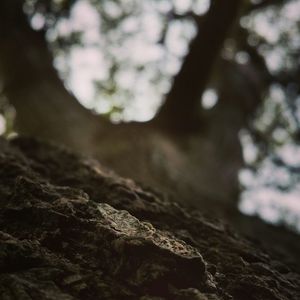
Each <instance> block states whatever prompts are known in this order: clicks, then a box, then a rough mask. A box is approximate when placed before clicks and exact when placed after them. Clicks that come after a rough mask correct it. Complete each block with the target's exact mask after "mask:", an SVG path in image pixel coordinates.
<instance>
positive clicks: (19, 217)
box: [0, 138, 300, 300]
mask: <svg viewBox="0 0 300 300" xmlns="http://www.w3.org/2000/svg"><path fill="white" fill-rule="evenodd" d="M0 146H1V147H0V179H1V180H0V199H1V203H0V216H1V217H0V228H1V233H0V244H1V247H0V298H1V299H85V300H88V299H144V300H145V299H153V300H154V299H203V300H204V299H207V300H208V299H241V300H245V299H246V300H247V299H261V300H267V299H270V300H271V299H272V300H273V299H278V300H279V299H280V300H282V299H287V300H291V299H295V300H296V299H299V297H300V289H299V286H300V276H299V274H297V273H295V272H294V271H293V270H292V269H289V268H288V267H287V266H286V265H284V264H283V263H281V262H280V261H278V260H276V259H275V258H274V256H272V255H271V256H269V255H267V254H266V253H265V252H264V251H263V250H262V249H260V246H259V245H256V244H253V243H251V242H249V241H247V240H245V239H243V238H241V237H239V236H237V235H236V234H235V233H234V232H232V231H231V230H230V229H228V228H227V227H226V226H225V225H224V224H223V223H222V222H221V221H219V222H216V221H213V220H211V219H210V220H207V219H204V218H203V217H202V216H201V215H200V214H198V213H192V212H189V211H187V210H185V209H183V208H181V207H179V206H178V205H177V204H175V203H170V202H168V201H166V200H163V199H161V198H160V197H159V196H158V195H154V194H152V193H150V192H149V191H145V190H142V189H141V188H139V187H138V186H137V185H136V184H135V183H134V182H132V181H130V180H124V179H122V178H120V177H117V176H116V175H114V174H112V173H111V172H108V171H105V170H104V169H103V168H102V167H101V166H100V165H99V163H97V162H95V161H93V160H89V159H87V158H84V157H78V156H76V155H74V154H72V153H70V152H68V151H66V150H64V149H62V148H58V147H56V146H53V145H49V144H44V143H41V142H37V141H35V140H32V139H24V138H21V139H20V138H19V139H16V140H13V141H11V142H7V141H5V140H0Z"/></svg>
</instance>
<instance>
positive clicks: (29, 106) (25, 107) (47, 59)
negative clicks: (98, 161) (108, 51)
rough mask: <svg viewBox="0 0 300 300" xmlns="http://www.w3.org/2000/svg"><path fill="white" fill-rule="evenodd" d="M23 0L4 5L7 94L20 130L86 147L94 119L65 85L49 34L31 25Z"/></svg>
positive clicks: (0, 19) (1, 29)
mask: <svg viewBox="0 0 300 300" xmlns="http://www.w3.org/2000/svg"><path fill="white" fill-rule="evenodd" d="M22 3H23V1H18V0H16V1H14V2H13V3H12V2H11V1H8V0H2V1H1V4H0V78H1V84H2V93H3V94H4V95H5V96H6V97H7V98H8V99H9V101H10V103H11V104H12V105H13V106H14V107H15V109H16V112H17V118H16V126H17V131H18V132H19V133H23V134H28V135H36V136H39V137H43V138H46V139H52V140H57V141H59V142H60V143H63V144H65V145H69V146H73V147H75V146H76V147H77V148H79V149H80V150H81V149H85V150H87V149H88V147H87V145H89V143H90V141H89V139H90V136H91V135H90V134H89V132H91V131H92V123H93V121H94V118H93V116H92V114H91V113H90V112H89V111H87V110H86V109H84V108H83V107H82V106H81V105H80V104H79V103H78V102H77V100H76V99H75V98H74V97H73V96H72V95H71V94H70V93H69V92H68V91H67V90H66V88H65V87H64V85H63V83H62V81H61V79H60V78H59V77H58V75H57V72H56V71H55V70H54V68H53V60H52V54H51V53H50V51H49V50H48V46H47V43H46V40H45V36H44V33H43V32H36V31H34V30H33V29H32V28H31V27H30V26H29V24H28V21H27V19H26V17H25V15H24V14H23V11H22Z"/></svg>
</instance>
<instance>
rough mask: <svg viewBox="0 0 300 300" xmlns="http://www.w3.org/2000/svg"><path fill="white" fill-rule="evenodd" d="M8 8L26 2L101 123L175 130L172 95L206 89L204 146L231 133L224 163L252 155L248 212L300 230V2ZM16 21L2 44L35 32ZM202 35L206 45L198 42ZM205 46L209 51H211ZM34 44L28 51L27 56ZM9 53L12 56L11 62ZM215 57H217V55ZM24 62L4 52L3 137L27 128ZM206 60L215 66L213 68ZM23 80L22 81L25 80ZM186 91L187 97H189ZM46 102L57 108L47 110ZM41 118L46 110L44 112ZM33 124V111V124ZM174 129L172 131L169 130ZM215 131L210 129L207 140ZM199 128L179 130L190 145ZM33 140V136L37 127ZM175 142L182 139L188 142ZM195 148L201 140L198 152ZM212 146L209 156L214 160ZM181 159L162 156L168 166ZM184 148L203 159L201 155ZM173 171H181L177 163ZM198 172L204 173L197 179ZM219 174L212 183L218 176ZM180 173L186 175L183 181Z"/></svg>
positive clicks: (246, 177) (59, 0)
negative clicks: (170, 120)
mask: <svg viewBox="0 0 300 300" xmlns="http://www.w3.org/2000/svg"><path fill="white" fill-rule="evenodd" d="M1 1H2V2H3V4H1V5H2V14H5V15H6V17H3V16H2V22H5V21H3V20H4V19H5V18H8V17H7V16H9V12H10V13H11V14H12V15H13V13H12V11H13V6H14V5H15V3H18V5H19V6H22V13H23V14H24V16H25V17H26V20H27V21H28V24H30V27H31V29H32V30H33V31H34V32H36V33H39V34H41V35H42V36H43V37H44V38H45V40H46V43H47V49H50V53H51V55H52V57H53V65H54V67H55V69H56V70H57V72H58V76H59V79H60V80H61V81H62V82H63V84H64V86H65V88H66V89H67V91H68V92H69V93H70V94H71V95H72V97H76V98H77V99H78V101H79V102H80V104H81V105H82V106H84V107H85V108H86V109H88V111H89V112H91V114H92V115H93V118H97V117H98V115H100V116H101V118H103V119H104V120H107V122H108V121H109V122H111V123H112V124H114V125H115V126H118V125H120V124H124V122H125V123H128V124H137V122H142V123H145V124H149V123H151V120H155V118H156V116H159V118H158V120H159V121H158V122H157V123H155V122H154V123H155V124H164V122H160V120H161V119H164V118H163V117H160V116H164V113H160V112H164V111H166V110H164V107H168V105H169V104H168V103H170V102H171V101H168V99H170V98H172V99H175V100H176V99H177V98H178V97H177V98H176V96H172V97H171V96H170V95H174V93H175V92H174V90H176V89H175V85H177V86H180V84H181V83H180V82H183V86H184V87H188V89H189V90H187V91H188V92H189V91H190V90H191V89H194V86H195V84H196V85H197V88H196V89H195V96H193V97H192V96H190V95H189V94H186V95H187V97H190V99H192V98H194V99H193V102H192V101H191V102H189V101H187V102H186V106H189V105H190V107H191V110H195V109H196V110H197V109H198V110H199V115H200V117H199V124H201V126H200V127H201V128H200V130H199V132H200V133H199V134H198V133H197V134H196V136H197V135H199V136H200V135H201V138H199V139H202V140H203V139H204V138H202V137H203V136H205V137H207V136H210V137H211V136H212V135H214V136H216V134H215V132H217V134H220V136H221V137H220V138H218V144H214V145H218V146H214V147H217V148H218V151H221V152H222V151H223V153H225V154H226V155H227V156H226V155H225V154H224V155H223V156H222V158H221V159H220V161H224V162H227V161H228V165H231V166H232V165H233V164H235V163H236V162H235V161H234V163H233V160H232V158H231V156H233V157H235V158H237V156H238V154H237V152H235V151H236V150H231V149H236V148H238V149H240V150H239V151H241V154H242V160H239V163H238V164H236V169H235V171H234V172H235V173H234V174H235V175H234V176H236V177H237V179H238V183H237V186H238V187H237V190H238V196H237V198H238V208H239V210H240V211H241V212H242V213H243V214H246V215H251V216H259V217H260V218H262V219H263V220H265V221H267V222H269V223H272V224H283V225H284V226H286V227H288V228H290V229H292V230H293V231H298V232H299V231H300V180H299V179H300V144H299V143H300V96H299V95H300V94H299V81H300V72H299V71H300V56H299V54H300V51H299V49H300V1H299V0H286V1H280V0H274V1H268V0H252V1H250V0H249V1H246V0H245V1H233V0H230V1H228V3H226V4H225V5H224V4H223V6H222V5H220V4H218V3H217V2H218V1H215V2H214V1H212V3H210V1H208V0H173V1H171V0H144V1H139V0H101V1H96V0H77V1H75V0H48V1H47V0H26V1H18V0H16V1H6V0H1ZM5 2H7V3H6V4H5ZM222 2H223V1H222ZM224 2H227V1H224ZM5 5H6V6H5ZM214 5H215V7H216V9H215V10H214V9H213V7H214ZM218 5H219V6H221V7H220V8H218ZM210 12H211V13H210ZM18 13H20V11H19V12H18ZM220 16H221V17H220ZM222 16H224V20H223V19H222V18H223V17H222ZM225 17H227V19H226V18H225ZM8 19H9V18H8ZM18 20H19V19H18ZM6 22H7V24H9V25H7V24H6V26H5V24H4V25H3V24H2V29H1V31H0V32H1V36H0V37H1V39H2V45H8V44H9V39H10V36H12V35H13V34H12V33H11V32H12V30H14V34H15V32H17V33H20V32H22V30H23V29H20V28H21V25H20V24H17V23H18V22H16V21H13V17H12V19H9V20H8V21H6ZM9 22H11V23H9ZM210 22H211V23H210ZM222 22H224V24H223V23H222ZM0 23H1V22H0ZM211 24H213V25H212V26H211ZM214 24H216V26H215V25H214ZM18 26H20V28H18ZM22 26H23V25H22ZM222 28H223V29H224V30H225V29H226V30H225V32H222V30H223V29H222ZM26 30H27V29H26ZM24 32H25V31H24ZM8 36H9V37H8ZM195 40H198V41H200V42H199V43H198V44H197V42H195ZM26 43H27V44H31V45H33V44H34V42H33V41H32V40H30V38H28V39H27V42H26V40H25V42H24V45H26ZM203 45H205V46H204V48H205V47H206V48H205V51H206V52H205V51H204V52H201V51H202V50H201V49H202V48H203ZM0 46H1V42H0ZM22 47H24V48H22ZM26 47H27V46H18V51H20V52H22V51H23V50H24V49H27V48H26ZM36 47H37V46H36ZM197 47H198V48H197ZM201 47H202V48H201ZM210 47H211V48H210ZM15 48H16V49H17V47H16V46H15ZM196 48H197V49H196ZM22 49H23V50H22ZM24 51H25V50H24ZM31 51H32V50H31ZM7 53H10V56H9V57H10V58H8V56H5V55H8V54H7ZM24 53H25V52H24ZM195 53H196V56H197V53H198V56H199V57H200V56H202V58H201V59H202V60H200V58H199V59H198V58H196V59H194V63H193V62H192V59H193V58H191V56H192V54H193V55H194V56H195ZM205 53H213V54H214V55H208V56H207V57H205ZM1 55H2V56H1ZM13 55H14V56H13ZM20 56H22V55H20ZM17 57H18V54H13V51H12V50H9V51H7V52H5V51H4V50H3V51H2V52H0V61H1V60H2V63H0V90H1V98H0V113H1V114H0V134H1V135H3V136H13V135H15V134H17V133H18V132H19V130H18V129H17V127H16V126H15V120H16V119H17V118H18V115H19V116H22V114H23V112H24V109H23V108H21V105H19V104H16V103H17V101H16V100H14V99H15V98H16V97H15V96H14V95H13V96H12V94H11V93H10V92H7V91H9V88H7V87H6V84H7V82H9V83H10V81H9V80H7V81H5V78H8V77H9V76H8V75H7V74H10V73H9V72H8V73H7V71H5V70H7V69H9V70H12V69H13V68H16V70H17V68H22V63H20V62H18V64H16V65H17V66H14V67H12V64H10V67H5V63H4V62H8V61H10V60H11V61H15V60H16V59H17V60H18V58H17ZM197 59H198V60H197ZM188 60H190V62H192V63H191V65H195V68H197V69H196V71H195V70H193V71H190V72H187V71H186V73H185V76H184V77H185V78H184V79H182V78H183V76H182V77H180V74H183V73H184V72H183V71H182V70H184V63H185V62H187V61H188ZM206 61H210V64H209V65H208V66H206ZM187 65H188V64H187ZM202 65H203V66H204V67H202ZM26 66H27V65H26ZM24 68H25V69H26V68H27V67H24V66H23V71H24ZM35 69H36V68H35ZM41 69H42V68H41ZM3 70H4V71H3ZM18 70H19V69H18ZM27 70H28V72H29V73H30V72H31V71H30V70H29V69H27ZM43 70H44V69H42V71H43ZM189 70H191V68H190V69H189ZM39 71H40V70H39ZM14 72H15V73H18V72H19V71H14ZM18 74H19V73H18ZM177 74H179V75H178V76H177V77H176V75H177ZM25 77H26V76H25ZM11 78H13V77H11ZM17 78H18V82H19V83H20V78H21V77H20V76H19V75H18V77H17ZM22 78H23V77H22ZM198 78H199V82H201V83H200V84H199V86H198V84H197V80H198ZM12 81H13V79H11V82H12ZM189 83H191V84H190V85H189ZM7 86H9V85H8V84H7ZM181 90H182V89H181ZM172 92H174V93H173V94H172ZM184 93H187V92H186V91H185V90H184V91H183V92H182V94H184ZM179 94H180V92H179ZM21 95H23V96H20V95H19V96H18V97H19V98H22V97H23V98H22V100H20V101H23V103H25V96H24V95H25V94H22V93H21ZM191 95H192V94H191ZM193 95H194V94H193ZM14 97H15V98H14ZM183 98H184V97H183ZM228 99H229V100H228ZM175 100H174V102H175ZM176 101H178V100H176ZM181 101H183V102H184V101H185V99H182V100H181ZM40 102H41V101H39V103H40ZM195 103H196V104H195ZM18 105H19V106H18ZM41 105H44V106H45V107H46V105H47V104H46V102H45V103H42V104H41ZM171 106H172V105H171ZM31 113H32V114H34V112H33V111H32V110H31ZM49 114H50V113H49ZM26 118H27V119H28V116H26V117H24V118H23V117H22V120H25V119H26ZM32 118H35V116H34V115H32ZM176 118H177V121H176V122H177V123H181V122H183V123H184V122H185V117H184V115H182V116H181V115H178V117H176ZM154 123H153V124H154ZM49 124H50V123H49ZM35 126H36V125H35ZM38 126H40V125H38ZM49 126H50V125H49ZM161 126H162V127H164V125H161ZM154 127H155V126H154ZM158 127H160V125H158ZM175 127H176V126H175ZM175 127H174V128H175ZM19 128H20V127H19ZM24 128H25V127H24ZM165 128H167V126H166V127H165ZM203 128H205V129H203ZM207 128H208V129H207ZM224 128H226V131H225V129H224ZM231 129H232V130H231ZM168 130H169V131H172V129H169V128H168V129H165V131H166V132H169V131H168ZM205 130H208V131H209V132H210V133H209V134H207V135H206V133H203V132H204V131H205ZM187 131H188V130H187V129H185V130H184V134H182V133H178V134H177V132H176V131H175V134H174V135H175V136H180V143H183V142H182V139H183V138H182V137H181V136H184V135H185V134H186V132H187ZM196 131H197V130H196ZM20 132H22V130H20ZM172 132H173V131H172ZM25 133H29V134H32V132H31V131H30V130H28V132H25ZM34 133H35V132H34ZM136 134H137V135H139V133H138V132H137V133H136ZM188 135H189V134H186V136H188ZM224 136H226V137H227V136H228V137H230V138H228V139H226V143H232V145H231V146H230V147H227V146H224V147H223V146H222V145H223V144H225V139H224V141H223V137H224ZM174 140H176V141H177V137H176V138H174ZM221 140H222V141H221ZM220 141H221V142H220ZM133 143H136V141H135V140H134V141H133ZM141 143H143V141H142V142H141ZM174 143H175V142H174ZM193 143H194V142H193V141H192V142H191V139H189V142H188V145H189V146H188V147H190V146H191V145H192V144H193ZM222 143H223V144H222ZM99 144H101V135H99ZM211 144H212V142H211ZM211 144H209V145H210V146H207V147H208V149H209V150H207V152H204V153H213V152H211V150H210V149H211V147H212V146H211ZM168 145H169V144H168ZM176 145H177V144H176ZM180 145H181V144H180ZM205 145H206V144H205ZM220 145H221V146H220ZM240 146H241V148H239V147H240ZM136 147H138V146H137V144H136ZM155 147H156V146H155ZM155 147H153V149H156V148H155ZM164 147H165V146H164ZM166 147H167V146H166ZM168 147H169V146H168ZM180 147H181V146H180ZM180 147H179V148H180ZM185 147H187V146H186V145H184V146H183V148H185ZM197 147H199V148H197ZM197 147H196V149H197V150H196V151H195V152H196V153H200V152H199V151H202V150H199V149H200V148H201V149H202V148H203V147H206V146H203V144H201V146H197ZM222 147H223V148H222ZM110 149H111V148H110ZM164 149H165V148H164ZM168 149H169V148H168ZM176 149H177V148H176ZM180 149H181V148H180ZM130 151H132V150H130ZM153 151H154V150H153ZM155 151H156V150H155ZM168 151H169V150H168ZM170 151H171V152H172V151H173V150H170ZM176 151H177V150H176ZM178 151H179V150H178ZM180 151H181V150H180ZM182 151H183V150H182ZM197 151H198V152H197ZM97 153H98V152H97ZM168 153H169V152H168ZM172 153H173V152H172ZM172 153H171V154H167V155H166V156H162V158H161V157H160V159H162V160H165V159H167V158H168V157H170V156H172V155H173V154H172ZM176 153H177V152H176ZM180 153H181V152H180ZM184 153H188V154H185V155H186V156H188V157H196V154H194V152H193V154H191V152H184ZM176 155H177V154H176ZM203 155H204V154H203ZM212 155H213V154H212ZM176 157H177V156H176ZM180 159H181V158H180ZM212 160H214V159H213V158H212ZM100 161H101V157H100ZM184 161H186V158H184ZM180 164H181V163H179V166H180ZM192 164H193V168H198V169H201V168H202V169H205V168H212V170H214V174H216V173H218V170H220V173H222V172H221V170H222V171H223V169H221V167H219V164H220V163H218V165H217V166H215V167H211V165H205V163H204V162H203V163H202V164H201V162H199V165H197V164H196V163H195V161H193V163H192ZM108 165H109V164H108ZM195 165H196V166H195ZM228 165H226V166H227V167H228ZM173 166H174V168H178V169H179V167H178V166H177V165H176V164H173ZM216 170H217V171H216ZM197 172H198V171H195V173H194V174H193V180H195V181H197V180H198V179H197V176H198V175H197V174H198V173H197ZM120 173H122V170H121V171H120ZM205 173H206V172H205ZM226 174H227V173H226V172H225V173H224V172H223V174H221V176H223V177H228V176H229V177H228V178H231V177H230V176H231V175H226ZM122 175H123V174H122ZM125 175H127V174H125ZM128 176H129V175H128ZM147 176H149V174H148V175H147ZM172 176H173V175H172ZM174 176H175V175H174ZM178 176H179V175H178ZM201 176H202V175H201V174H200V175H199V178H201ZM213 176H215V175H212V177H209V178H215V177H213ZM234 176H233V177H234ZM233 177H232V178H233ZM178 178H182V177H180V176H179V177H176V180H178ZM234 178H235V177H234ZM138 179H139V178H138ZM180 180H181V179H180ZM199 180H200V179H199ZM211 180H212V181H213V180H214V179H211ZM216 180H218V179H216ZM220 180H223V179H220ZM231 180H232V182H233V181H234V180H235V179H231ZM186 181H188V179H187V180H186ZM197 184H198V183H195V186H197ZM214 184H215V185H216V186H215V188H216V189H218V185H217V184H216V182H214ZM200 185H201V184H200ZM205 186H209V184H205ZM224 186H226V187H227V186H228V183H227V182H226V183H224ZM219 187H221V186H219ZM224 193H225V192H224ZM231 195H232V194H231Z"/></svg>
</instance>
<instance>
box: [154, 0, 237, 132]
mask: <svg viewBox="0 0 300 300" xmlns="http://www.w3.org/2000/svg"><path fill="white" fill-rule="evenodd" d="M241 2H242V1H241V0H228V1H213V2H212V4H211V7H210V9H209V11H208V13H207V15H206V17H204V18H203V17H201V18H199V19H198V33H197V36H196V38H195V39H194V40H193V41H192V43H191V45H190V50H189V53H188V54H187V56H186V58H185V60H184V62H183V65H182V67H181V70H180V71H179V73H178V74H177V75H176V76H175V78H174V83H173V86H172V88H171V90H170V91H169V93H168V95H167V96H166V99H165V103H164V104H163V106H162V107H161V110H160V111H159V113H158V115H157V117H156V120H157V121H158V123H159V124H160V125H162V126H164V127H169V128H172V129H173V130H174V129H175V130H177V131H180V130H183V131H186V130H191V129H194V128H196V127H197V126H199V116H198V105H199V99H200V98H201V95H202V93H203V91H204V89H205V87H206V84H207V82H208V80H209V77H210V74H211V71H212V68H213V65H214V62H215V60H216V58H217V56H218V54H219V51H220V49H221V47H222V45H223V43H224V40H225V39H226V36H227V33H228V31H229V29H230V27H231V25H232V24H233V22H234V20H235V19H236V16H237V14H238V11H239V7H240V4H241Z"/></svg>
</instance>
